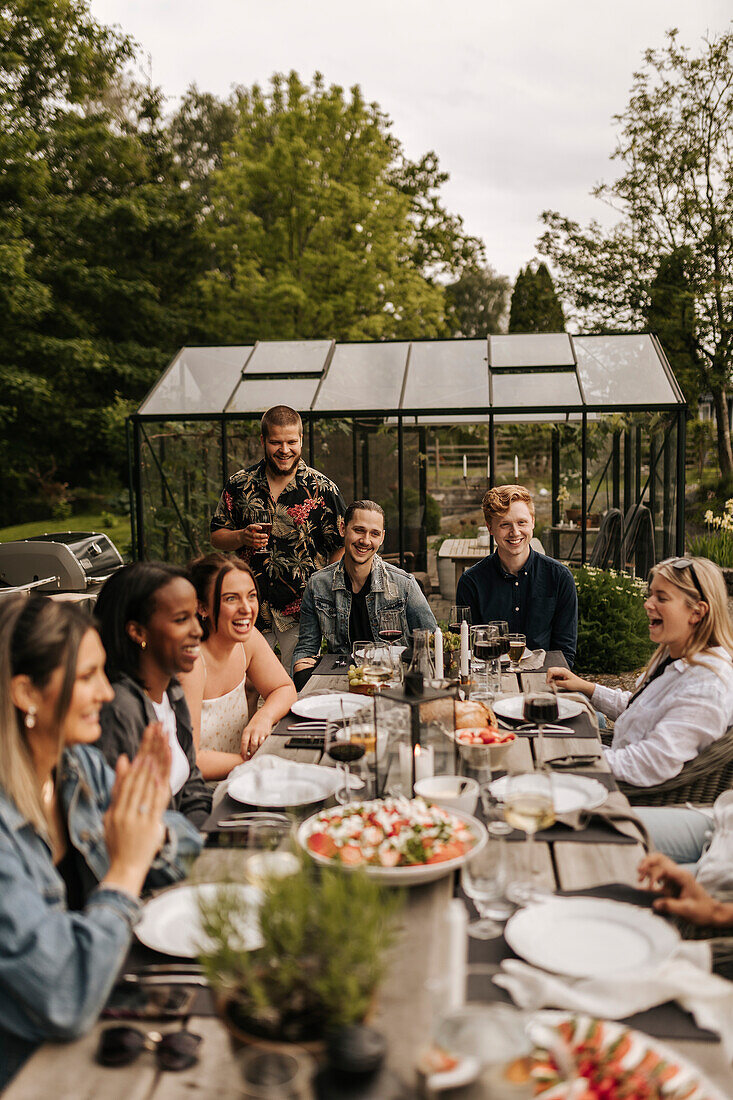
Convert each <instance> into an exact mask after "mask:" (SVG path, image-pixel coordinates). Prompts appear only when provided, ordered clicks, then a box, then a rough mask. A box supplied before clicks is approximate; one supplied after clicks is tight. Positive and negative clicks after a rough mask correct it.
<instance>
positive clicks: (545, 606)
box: [456, 485, 578, 668]
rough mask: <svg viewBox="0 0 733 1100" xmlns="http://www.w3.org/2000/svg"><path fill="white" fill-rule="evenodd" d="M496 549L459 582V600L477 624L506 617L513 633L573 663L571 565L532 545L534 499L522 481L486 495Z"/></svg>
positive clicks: (574, 615)
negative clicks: (559, 651)
mask: <svg viewBox="0 0 733 1100" xmlns="http://www.w3.org/2000/svg"><path fill="white" fill-rule="evenodd" d="M483 510H484V516H485V518H486V523H487V525H488V527H489V530H490V531H491V534H492V535H493V538H494V541H495V542H496V550H495V551H494V553H493V554H489V555H488V557H486V558H483V559H482V560H481V561H479V562H477V563H476V565H473V566H471V568H470V569H467V570H466V572H465V573H464V574H463V576H462V577H461V579H460V580H459V582H458V589H457V591H456V603H458V604H462V605H465V606H467V607H468V608H469V609H470V613H471V617H472V620H473V622H474V623H489V622H491V621H492V620H503V621H506V622H507V623H508V632H509V634H517V635H519V634H524V635H525V637H526V641H527V645H528V646H529V647H530V648H531V649H544V650H552V649H555V650H557V649H559V650H561V652H562V653H563V655H564V657H565V659H566V661H567V662H568V665H569V666H570V668H572V666H573V661H574V660H575V650H576V648H577V642H578V595H577V591H576V588H575V581H574V580H573V575H572V573H571V572H570V570H569V569H568V568H567V566H565V565H562V564H561V563H560V562H558V561H555V559H554V558H549V557H547V556H546V555H545V554H540V553H537V551H536V550H533V549H532V547H531V545H530V540H531V538H532V534H533V532H534V504H533V502H532V497H531V496H530V494H529V492H528V491H527V489H525V488H524V486H523V485H499V486H496V487H495V488H493V489H489V491H488V492H487V493H486V495H485V496H484V499H483Z"/></svg>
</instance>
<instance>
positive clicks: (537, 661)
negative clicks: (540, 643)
mask: <svg viewBox="0 0 733 1100" xmlns="http://www.w3.org/2000/svg"><path fill="white" fill-rule="evenodd" d="M546 657H547V653H546V651H545V650H544V649H533V650H532V654H531V656H529V657H525V658H524V659H523V660H521V661H520V662H519V667H520V668H521V670H522V672H536V671H539V670H540V669H542V667H543V666H544V663H545V658H546Z"/></svg>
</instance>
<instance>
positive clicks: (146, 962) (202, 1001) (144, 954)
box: [110, 938, 217, 1023]
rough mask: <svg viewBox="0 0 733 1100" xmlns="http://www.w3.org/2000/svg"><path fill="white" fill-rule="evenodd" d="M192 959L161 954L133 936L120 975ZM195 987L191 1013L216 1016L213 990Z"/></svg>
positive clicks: (188, 961) (147, 1017)
mask: <svg viewBox="0 0 733 1100" xmlns="http://www.w3.org/2000/svg"><path fill="white" fill-rule="evenodd" d="M192 961H193V962H195V960H191V959H188V958H185V957H183V956H181V955H161V953H160V952H159V951H153V950H152V949H151V948H150V947H146V946H145V944H143V943H140V941H139V940H137V939H135V938H133V940H132V943H131V944H130V949H129V951H128V952H127V957H126V958H125V962H124V964H123V966H122V967H120V976H121V975H122V974H137V973H138V972H139V971H140V970H142V968H143V967H145V966H154V965H156V964H161V965H166V964H170V963H172V964H175V963H184V964H185V963H190V962H192ZM180 984H181V983H180V982H176V983H173V982H171V985H172V986H173V985H175V986H178V985H180ZM194 988H195V989H196V996H195V997H194V1000H193V1004H192V1006H191V1008H190V1010H189V1014H190V1015H192V1016H216V1015H217V1012H216V1006H215V1004H214V996H213V993H212V991H211V990H210V989H209V988H207V987H202V986H195V987H194ZM134 1018H135V1017H133V1016H127V1017H126V1019H134ZM175 1018H176V1017H172V1018H170V1019H171V1020H173V1019H175ZM141 1019H144V1020H153V1019H155V1017H151V1016H144V1017H141ZM110 1022H111V1019H110ZM120 1022H121V1023H124V1020H120Z"/></svg>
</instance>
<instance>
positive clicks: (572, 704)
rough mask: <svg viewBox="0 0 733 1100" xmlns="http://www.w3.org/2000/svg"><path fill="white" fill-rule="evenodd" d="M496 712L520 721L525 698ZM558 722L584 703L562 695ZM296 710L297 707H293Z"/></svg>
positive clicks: (497, 706) (501, 702)
mask: <svg viewBox="0 0 733 1100" xmlns="http://www.w3.org/2000/svg"><path fill="white" fill-rule="evenodd" d="M493 707H494V710H495V711H496V713H497V714H499V715H500V716H501V717H502V718H514V719H515V720H517V721H518V720H519V719H521V718H523V717H524V715H523V713H522V712H523V710H524V696H523V695H506V696H505V697H504V698H503V699H496V700H495V702H494V703H493ZM557 709H558V721H559V722H564V721H566V719H568V718H576V717H577V716H578V715H579V714H582V713H583V710H584V709H585V708H584V707H583V704H582V703H579V702H578V701H577V700H576V699H564V698H563V697H562V695H558V697H557ZM293 710H295V707H293Z"/></svg>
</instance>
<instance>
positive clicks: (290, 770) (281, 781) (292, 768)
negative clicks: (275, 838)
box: [211, 753, 302, 810]
mask: <svg viewBox="0 0 733 1100" xmlns="http://www.w3.org/2000/svg"><path fill="white" fill-rule="evenodd" d="M300 771H301V765H300V764H298V763H297V762H296V761H295V760H283V758H282V757H281V756H274V755H272V754H271V753H270V754H266V755H264V756H257V757H255V759H254V760H248V761H246V763H243V764H237V766H236V768H232V770H231V771H230V772H229V775H228V776H227V777H226V779H222V781H221V783H220V784H219V786H218V787H217V788H216V790H215V791H214V797H213V799H212V804H211V808H212V810H214V809H216V807H217V806H218V805H219V803H220V802H221V800H222V798H223V797H224V795H225V794H226V793H227V791H228V790H229V784H230V783H231V781H232V780H233V779H236V777H237V776H238V775H245V774H246V773H247V772H250V773H251V772H260V773H264V772H272V773H276V774H273V775H271V776H268V780H271V781H272V786H273V787H277V788H278V789H279V788H281V787H285V786H286V785H287V784H290V783H293V784H296V785H297V784H298V783H299V782H301V781H302V775H301V774H299V773H300ZM269 785H270V784H269V782H268V787H269ZM288 793H290V791H288Z"/></svg>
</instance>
